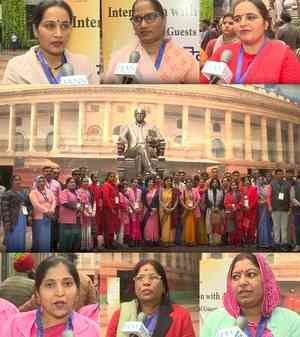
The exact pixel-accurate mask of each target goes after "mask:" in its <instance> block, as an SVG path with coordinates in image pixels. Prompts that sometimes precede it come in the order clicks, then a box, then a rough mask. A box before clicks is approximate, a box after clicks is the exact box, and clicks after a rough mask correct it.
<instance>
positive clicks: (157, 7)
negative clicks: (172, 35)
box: [132, 0, 166, 17]
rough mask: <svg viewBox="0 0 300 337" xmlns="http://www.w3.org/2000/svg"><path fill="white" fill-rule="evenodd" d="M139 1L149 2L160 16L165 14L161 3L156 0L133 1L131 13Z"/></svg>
mask: <svg viewBox="0 0 300 337" xmlns="http://www.w3.org/2000/svg"><path fill="white" fill-rule="evenodd" d="M140 1H148V2H151V4H152V6H153V7H154V9H155V11H156V12H158V13H159V14H160V15H161V16H162V17H164V16H165V15H166V14H165V11H164V8H163V6H162V5H161V3H160V2H159V1H158V0H135V2H134V3H133V5H132V13H134V7H135V5H136V4H137V3H138V2H140Z"/></svg>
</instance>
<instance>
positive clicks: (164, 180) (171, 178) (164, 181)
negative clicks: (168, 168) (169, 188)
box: [163, 176, 173, 187]
mask: <svg viewBox="0 0 300 337" xmlns="http://www.w3.org/2000/svg"><path fill="white" fill-rule="evenodd" d="M168 179H169V180H171V183H172V181H173V177H172V176H165V177H164V179H163V183H164V187H166V181H167V180H168Z"/></svg>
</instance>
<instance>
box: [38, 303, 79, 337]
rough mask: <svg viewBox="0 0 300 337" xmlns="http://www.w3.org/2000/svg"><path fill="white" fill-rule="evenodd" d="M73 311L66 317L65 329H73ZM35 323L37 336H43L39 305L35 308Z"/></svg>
mask: <svg viewBox="0 0 300 337" xmlns="http://www.w3.org/2000/svg"><path fill="white" fill-rule="evenodd" d="M72 320H73V312H71V314H70V315H69V317H68V320H67V323H66V326H65V330H64V331H67V330H72V331H73V322H72ZM35 323H36V326H37V337H44V327H43V320H42V311H41V307H40V306H39V307H38V309H37V310H36V315H35Z"/></svg>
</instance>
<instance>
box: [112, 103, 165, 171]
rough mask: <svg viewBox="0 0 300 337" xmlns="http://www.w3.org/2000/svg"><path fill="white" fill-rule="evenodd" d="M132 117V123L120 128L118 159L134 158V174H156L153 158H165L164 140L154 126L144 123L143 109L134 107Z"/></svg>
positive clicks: (160, 159) (161, 159)
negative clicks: (133, 118) (133, 120)
mask: <svg viewBox="0 0 300 337" xmlns="http://www.w3.org/2000/svg"><path fill="white" fill-rule="evenodd" d="M134 117H135V122H134V123H131V124H127V125H125V126H123V127H122V128H121V131H120V136H119V139H118V142H117V146H118V160H126V159H127V158H131V159H134V160H135V167H136V174H142V175H144V174H146V173H148V174H149V173H150V174H156V171H155V167H154V163H153V159H154V158H157V159H158V160H159V161H163V160H165V157H164V153H165V145H166V143H165V140H164V138H163V137H162V135H161V134H160V132H159V130H158V129H157V128H156V127H155V126H153V125H150V124H148V123H146V121H145V118H146V111H145V110H144V109H141V108H138V109H136V110H135V112H134Z"/></svg>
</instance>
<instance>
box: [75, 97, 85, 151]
mask: <svg viewBox="0 0 300 337" xmlns="http://www.w3.org/2000/svg"><path fill="white" fill-rule="evenodd" d="M85 107H86V104H85V102H79V110H78V131H77V145H78V146H82V145H83V143H84V133H85V132H84V131H85Z"/></svg>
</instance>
